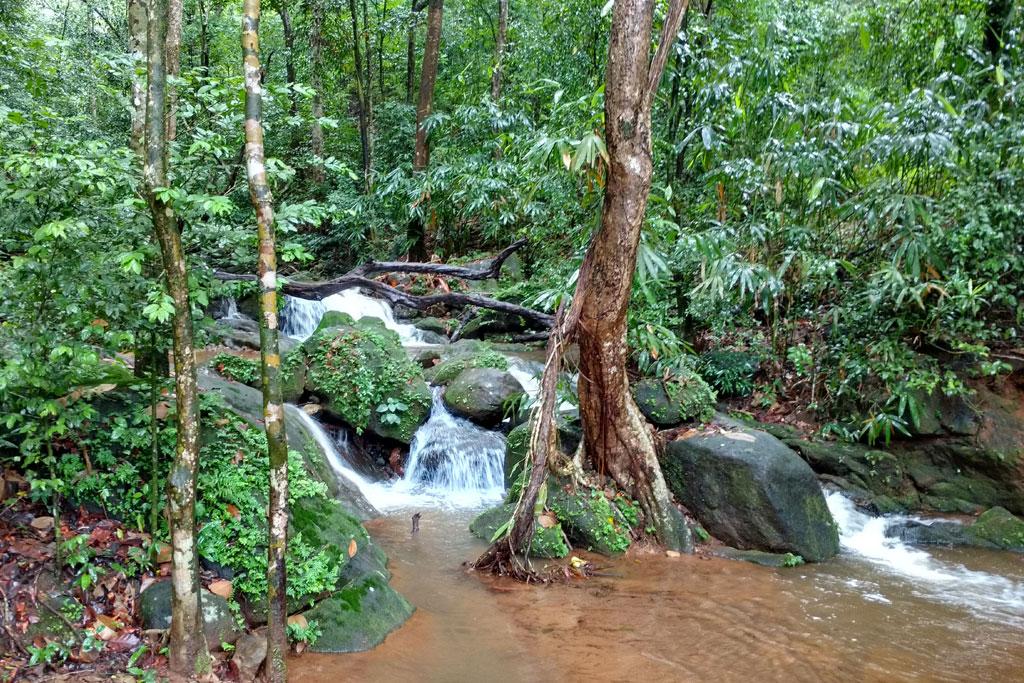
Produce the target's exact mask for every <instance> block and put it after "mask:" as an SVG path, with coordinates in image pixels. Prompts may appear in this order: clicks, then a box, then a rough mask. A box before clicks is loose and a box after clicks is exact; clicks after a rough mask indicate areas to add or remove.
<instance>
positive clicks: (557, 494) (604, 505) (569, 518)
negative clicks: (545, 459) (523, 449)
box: [547, 476, 631, 555]
mask: <svg viewBox="0 0 1024 683" xmlns="http://www.w3.org/2000/svg"><path fill="white" fill-rule="evenodd" d="M566 488H568V487H566V486H563V485H561V483H560V482H559V481H557V480H556V479H555V478H554V477H551V476H549V477H548V503H547V504H548V507H549V508H551V509H552V510H553V511H554V513H555V514H556V515H557V516H558V519H559V521H560V522H561V523H562V525H563V527H564V528H565V533H566V535H567V536H568V537H569V540H570V541H572V542H573V545H574V546H576V547H580V548H583V549H584V550H592V551H594V552H597V553H601V554H602V555H620V554H622V553H624V552H625V551H626V550H627V549H628V548H629V544H630V540H631V538H630V533H629V532H630V527H629V524H627V523H626V521H625V520H624V519H623V516H622V514H621V513H620V512H618V511H617V510H616V509H613V508H614V506H615V503H613V502H611V501H609V500H608V499H607V498H606V497H605V495H604V491H601V490H599V489H587V488H581V489H580V490H579V491H577V492H574V493H573V492H569V491H567V490H566Z"/></svg>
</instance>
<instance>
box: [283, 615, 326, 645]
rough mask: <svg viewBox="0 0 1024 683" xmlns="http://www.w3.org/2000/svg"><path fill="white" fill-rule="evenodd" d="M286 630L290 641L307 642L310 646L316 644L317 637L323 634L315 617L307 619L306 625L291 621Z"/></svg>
mask: <svg viewBox="0 0 1024 683" xmlns="http://www.w3.org/2000/svg"><path fill="white" fill-rule="evenodd" d="M286 630H287V635H288V640H289V641H290V642H292V643H305V644H306V645H308V646H309V647H313V646H314V645H316V641H317V639H319V638H320V636H322V635H323V631H322V630H320V625H319V624H318V623H317V622H316V620H315V619H313V620H310V621H307V622H306V624H305V625H303V624H301V623H293V622H289V623H288V626H287V629H286Z"/></svg>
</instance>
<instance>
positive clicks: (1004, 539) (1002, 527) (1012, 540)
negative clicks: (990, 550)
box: [967, 507, 1024, 552]
mask: <svg viewBox="0 0 1024 683" xmlns="http://www.w3.org/2000/svg"><path fill="white" fill-rule="evenodd" d="M967 535H968V537H969V538H970V539H971V540H973V541H975V542H978V543H979V545H985V544H988V545H992V546H995V547H997V548H1003V549H1005V550H1016V551H1018V552H1024V520H1022V519H1021V518H1019V517H1016V516H1014V515H1013V514H1011V513H1010V511H1009V510H1007V509H1005V508H1001V507H994V508H992V509H990V510H986V511H985V512H984V513H982V515H981V516H980V517H978V520H977V521H976V522H975V523H974V524H972V525H971V526H970V527H969V528H968V529H967Z"/></svg>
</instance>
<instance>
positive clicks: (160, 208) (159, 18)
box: [143, 0, 210, 677]
mask: <svg viewBox="0 0 1024 683" xmlns="http://www.w3.org/2000/svg"><path fill="white" fill-rule="evenodd" d="M169 13H170V12H169V8H168V2H167V0H150V13H149V26H148V35H147V56H148V76H149V78H148V85H147V89H146V156H145V161H144V164H143V186H144V192H145V194H146V201H147V203H148V204H149V210H150V213H151V215H152V218H153V228H154V231H155V232H156V236H157V240H158V241H159V243H160V253H161V255H162V257H163V264H164V274H165V277H166V280H167V291H168V293H169V294H170V296H171V298H172V299H173V300H174V319H173V348H174V374H175V377H174V381H175V394H176V400H177V407H178V415H177V428H178V442H177V447H176V449H175V456H174V463H173V465H172V467H171V470H170V476H169V477H168V498H169V502H170V528H171V547H172V548H173V553H172V556H171V585H172V592H171V638H170V662H169V664H170V668H171V670H172V671H173V672H175V673H176V674H178V675H181V676H186V677H187V676H193V675H196V674H197V673H204V672H207V671H209V669H210V658H209V654H208V652H207V649H206V639H205V637H204V636H203V619H202V611H201V609H200V592H199V563H198V561H197V560H198V558H197V555H196V520H195V500H196V471H197V469H198V465H199V392H198V386H197V384H196V358H195V349H194V348H193V337H192V307H191V303H190V301H189V291H188V271H187V267H186V264H185V253H184V251H183V250H182V246H181V235H180V233H179V232H178V224H177V222H176V220H175V216H174V210H173V209H172V208H171V206H170V205H169V204H167V203H165V202H164V201H163V200H162V199H161V198H160V196H159V195H158V194H157V189H158V188H164V187H167V186H168V180H167V156H168V154H167V126H166V121H165V116H164V114H165V112H166V97H167V93H166V78H167V71H166V63H165V61H164V57H165V50H167V25H168V15H169Z"/></svg>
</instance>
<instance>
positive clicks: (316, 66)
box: [309, 0, 324, 183]
mask: <svg viewBox="0 0 1024 683" xmlns="http://www.w3.org/2000/svg"><path fill="white" fill-rule="evenodd" d="M310 14H311V17H310V18H311V21H310V29H309V60H310V83H311V85H312V87H313V103H312V110H311V113H312V116H313V127H312V130H311V131H310V149H311V151H312V152H313V173H312V178H313V180H314V181H315V182H318V183H322V182H323V181H324V166H323V158H324V131H323V128H321V127H320V119H322V118H323V116H324V101H323V89H324V88H323V80H322V78H323V76H322V73H323V72H322V69H323V26H324V5H323V0H312V5H311V8H310Z"/></svg>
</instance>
